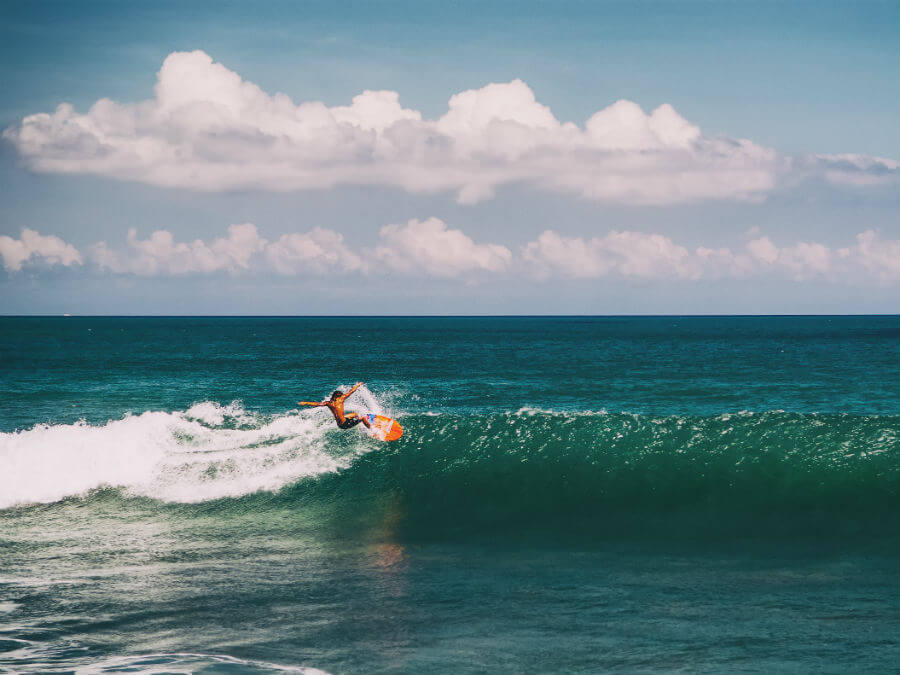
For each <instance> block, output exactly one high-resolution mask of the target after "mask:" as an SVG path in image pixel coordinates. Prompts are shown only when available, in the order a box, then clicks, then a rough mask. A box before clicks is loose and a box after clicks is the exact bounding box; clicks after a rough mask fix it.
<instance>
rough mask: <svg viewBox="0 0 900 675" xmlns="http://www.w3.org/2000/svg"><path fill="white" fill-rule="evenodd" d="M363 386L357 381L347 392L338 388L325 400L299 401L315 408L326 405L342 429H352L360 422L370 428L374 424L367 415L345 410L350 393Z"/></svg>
mask: <svg viewBox="0 0 900 675" xmlns="http://www.w3.org/2000/svg"><path fill="white" fill-rule="evenodd" d="M361 386H362V382H357V383H356V384H355V385H353V387H352V388H351V389H350V391H348V392H347V393H346V394H345V393H343V392H342V391H341V390H340V389H337V390H335V392H334V393H333V394H332V395H331V398H327V399H325V400H324V401H318V402H317V401H299V403H300V405H311V406H313V407H314V408H320V407H322V406H325V407H326V408H328V409H329V410H330V411H331V414H332V415H334V421H335V422H337V425H338V427H340V428H341V429H352V428H353V427H355V426H356V425H357V424H359V423H360V422H362V423H363V424H365V425H366V427H367V428H368V429H371V428H372V425H371V424H369V420H367V419H366V418H365V417H360V415H359V414H358V413H355V412H351V413H345V412H344V401H346V400H347V399H348V398H350V394H352V393H353V392H354V391H356V390H357V389H359V388H360V387H361Z"/></svg>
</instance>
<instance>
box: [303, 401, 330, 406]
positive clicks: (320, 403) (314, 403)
mask: <svg viewBox="0 0 900 675" xmlns="http://www.w3.org/2000/svg"><path fill="white" fill-rule="evenodd" d="M297 403H299V404H300V405H312V406H316V407H319V406H322V405H325V404H324V403H322V402H321V401H297Z"/></svg>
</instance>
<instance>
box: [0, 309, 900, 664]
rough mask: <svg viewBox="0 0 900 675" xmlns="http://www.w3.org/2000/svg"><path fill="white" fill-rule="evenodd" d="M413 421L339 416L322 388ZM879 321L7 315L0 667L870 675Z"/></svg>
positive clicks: (890, 443)
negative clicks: (350, 422) (396, 431)
mask: <svg viewBox="0 0 900 675" xmlns="http://www.w3.org/2000/svg"><path fill="white" fill-rule="evenodd" d="M356 380H363V381H365V383H366V386H365V387H364V388H363V389H361V390H360V391H359V392H358V393H357V394H354V396H353V397H352V398H351V399H350V401H349V402H348V409H357V410H365V411H372V412H382V413H385V414H389V415H392V416H394V417H396V418H397V419H398V420H399V421H400V422H401V424H403V426H404V428H405V429H406V434H405V435H404V437H403V438H402V439H401V440H400V441H397V442H396V443H391V444H383V443H379V442H377V441H375V440H373V439H370V438H368V437H366V436H365V435H363V434H362V433H359V432H358V431H357V430H352V431H349V432H342V431H340V430H338V429H336V428H335V427H334V424H333V422H331V421H330V416H329V415H328V414H327V412H324V411H322V410H309V409H305V410H302V411H301V410H299V409H298V408H297V407H296V401H297V400H300V399H310V398H321V397H324V396H326V395H327V394H329V393H330V392H331V391H332V390H333V389H335V388H337V387H346V386H349V385H351V384H352V383H353V382H355V381H356ZM898 382H900V319H898V318H897V317H731V318H713V317H710V318H698V317H664V318H663V317H647V318H621V317H610V318H590V317H571V318H564V317H563V318H559V317H557V318H526V317H521V318H0V390H2V392H3V393H2V394H0V670H6V671H9V672H73V671H77V672H86V673H87V672H90V673H96V672H123V671H128V672H146V673H151V672H152V673H157V672H203V673H219V672H222V673H239V672H252V673H272V672H281V671H284V670H291V671H297V670H300V671H301V672H303V671H306V672H316V669H317V670H319V671H324V672H327V673H333V674H337V673H348V674H349V673H598V672H626V673H633V672H646V673H657V672H674V671H678V672H701V673H745V672H746V673H749V672H774V673H812V672H816V673H819V672H850V673H869V672H871V673H883V672H893V671H896V669H897V666H898V663H900V637H898V636H900V592H898V591H900V577H898V572H897V553H898V550H900V385H898V384H897V383H898Z"/></svg>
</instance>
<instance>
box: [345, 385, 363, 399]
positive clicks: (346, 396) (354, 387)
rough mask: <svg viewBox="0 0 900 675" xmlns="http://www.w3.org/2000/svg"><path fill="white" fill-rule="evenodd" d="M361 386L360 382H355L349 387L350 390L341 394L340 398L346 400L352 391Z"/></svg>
mask: <svg viewBox="0 0 900 675" xmlns="http://www.w3.org/2000/svg"><path fill="white" fill-rule="evenodd" d="M361 386H362V382H357V383H356V384H354V385H353V387H351V388H350V391H348V392H347V393H346V394H344V395H343V396H341V398H342V399H343V400H345V401H346V400H347V399H348V398H350V394H352V393H353V392H354V391H356V390H357V389H359V388H360V387H361Z"/></svg>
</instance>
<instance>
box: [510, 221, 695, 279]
mask: <svg viewBox="0 0 900 675" xmlns="http://www.w3.org/2000/svg"><path fill="white" fill-rule="evenodd" d="M522 258H523V260H524V261H525V262H526V263H528V264H529V265H530V266H531V268H532V269H533V270H534V271H535V272H536V273H537V274H538V276H544V277H546V276H549V275H551V274H553V273H558V274H561V275H563V276H569V277H575V278H583V279H589V278H596V277H604V276H612V275H617V276H623V277H643V278H653V277H660V276H672V277H676V278H679V277H681V278H686V277H691V276H694V275H695V270H694V269H693V268H692V265H691V264H690V263H691V256H690V254H689V253H688V250H687V249H686V248H684V247H683V246H679V245H678V244H676V243H675V242H673V241H672V240H671V239H669V238H668V237H665V236H663V235H661V234H644V233H641V232H617V231H613V232H610V233H608V234H606V235H605V236H603V237H594V238H592V239H587V240H585V239H582V238H581V237H564V236H562V235H560V234H558V233H556V232H554V231H552V230H547V231H545V232H544V233H543V234H541V235H540V236H539V237H538V238H537V240H536V241H533V242H530V243H528V244H526V245H525V247H524V248H523V251H522Z"/></svg>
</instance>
